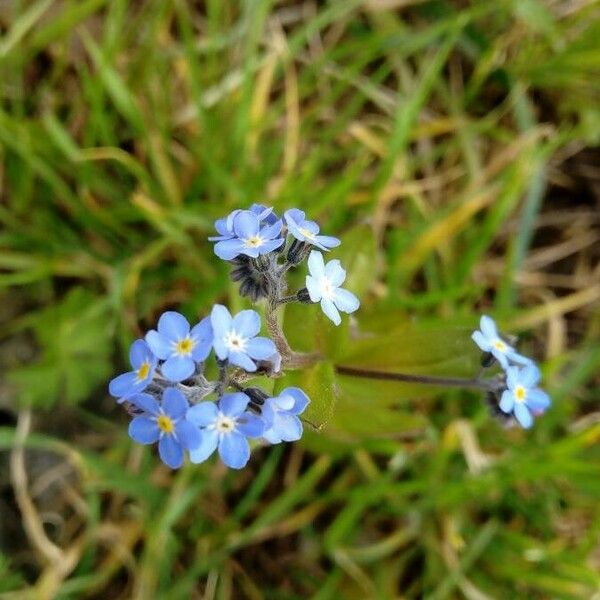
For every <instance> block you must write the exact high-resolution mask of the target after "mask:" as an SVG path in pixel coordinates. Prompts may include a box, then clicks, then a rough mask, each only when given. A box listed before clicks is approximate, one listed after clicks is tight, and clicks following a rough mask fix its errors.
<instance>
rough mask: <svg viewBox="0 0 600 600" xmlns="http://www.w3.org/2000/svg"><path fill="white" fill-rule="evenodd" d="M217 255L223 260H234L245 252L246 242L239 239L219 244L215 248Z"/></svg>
mask: <svg viewBox="0 0 600 600" xmlns="http://www.w3.org/2000/svg"><path fill="white" fill-rule="evenodd" d="M213 250H214V252H215V254H216V255H217V256H218V257H219V258H221V259H222V260H232V259H234V258H235V257H236V256H239V255H240V254H241V253H242V252H243V250H244V242H242V241H241V240H238V239H237V238H235V239H231V240H223V241H221V242H217V243H216V244H215V246H214V248H213Z"/></svg>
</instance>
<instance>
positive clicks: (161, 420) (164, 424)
mask: <svg viewBox="0 0 600 600" xmlns="http://www.w3.org/2000/svg"><path fill="white" fill-rule="evenodd" d="M156 424H157V425H158V428H159V429H160V430H161V431H162V432H163V433H173V430H174V429H175V424H174V423H173V420H172V419H171V418H170V417H167V415H160V417H158V419H156Z"/></svg>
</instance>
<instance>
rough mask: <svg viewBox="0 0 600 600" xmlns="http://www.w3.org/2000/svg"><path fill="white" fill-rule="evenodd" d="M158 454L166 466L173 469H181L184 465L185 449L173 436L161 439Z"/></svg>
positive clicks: (164, 436)
mask: <svg viewBox="0 0 600 600" xmlns="http://www.w3.org/2000/svg"><path fill="white" fill-rule="evenodd" d="M158 454H159V456H160V458H161V460H162V461H163V462H164V463H165V465H167V466H168V467H171V469H179V467H180V466H181V465H182V464H183V448H182V447H181V444H180V443H179V442H178V441H177V440H176V439H175V438H174V437H173V436H172V435H163V436H162V437H161V438H160V441H159V442H158Z"/></svg>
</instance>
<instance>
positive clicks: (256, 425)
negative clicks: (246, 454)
mask: <svg viewBox="0 0 600 600" xmlns="http://www.w3.org/2000/svg"><path fill="white" fill-rule="evenodd" d="M236 429H237V431H239V432H240V433H241V434H242V435H245V436H246V437H249V438H259V437H260V436H261V435H262V434H263V432H264V431H265V422H264V421H263V420H262V419H261V418H260V417H257V416H256V415H253V414H252V413H250V412H246V413H244V414H243V415H242V416H241V417H240V418H239V419H238V421H237V426H236Z"/></svg>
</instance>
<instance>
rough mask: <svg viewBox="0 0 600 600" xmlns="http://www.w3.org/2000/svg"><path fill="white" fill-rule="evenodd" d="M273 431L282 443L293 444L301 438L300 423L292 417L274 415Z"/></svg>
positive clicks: (283, 414) (284, 414)
mask: <svg viewBox="0 0 600 600" xmlns="http://www.w3.org/2000/svg"><path fill="white" fill-rule="evenodd" d="M273 429H275V430H276V431H277V434H278V435H279V437H281V439H282V440H283V441H284V442H295V441H296V440H299V439H300V438H301V437H302V422H301V421H300V419H299V418H298V417H296V416H294V415H288V414H286V413H279V414H276V415H275V421H274V422H273Z"/></svg>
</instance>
